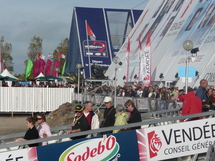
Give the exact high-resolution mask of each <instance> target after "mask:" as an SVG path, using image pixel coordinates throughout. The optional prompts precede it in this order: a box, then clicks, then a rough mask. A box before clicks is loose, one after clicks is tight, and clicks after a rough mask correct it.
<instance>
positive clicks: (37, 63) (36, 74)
mask: <svg viewBox="0 0 215 161" xmlns="http://www.w3.org/2000/svg"><path fill="white" fill-rule="evenodd" d="M39 68H40V61H39V59H36V61H35V63H34V78H36V77H37V76H38V75H39Z"/></svg>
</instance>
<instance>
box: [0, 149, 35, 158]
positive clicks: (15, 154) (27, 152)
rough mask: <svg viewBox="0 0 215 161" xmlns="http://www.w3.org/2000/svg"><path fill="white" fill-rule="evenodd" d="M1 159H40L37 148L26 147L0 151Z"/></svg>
mask: <svg viewBox="0 0 215 161" xmlns="http://www.w3.org/2000/svg"><path fill="white" fill-rule="evenodd" d="M0 160H1V161H13V160H14V161H29V160H30V161H38V159H37V152H36V148H35V147H33V148H26V149H19V150H13V151H8V152H3V153H0Z"/></svg>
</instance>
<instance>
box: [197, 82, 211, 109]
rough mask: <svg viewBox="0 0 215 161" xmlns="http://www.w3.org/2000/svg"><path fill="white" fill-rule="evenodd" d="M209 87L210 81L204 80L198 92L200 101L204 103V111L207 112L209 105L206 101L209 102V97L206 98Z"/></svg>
mask: <svg viewBox="0 0 215 161" xmlns="http://www.w3.org/2000/svg"><path fill="white" fill-rule="evenodd" d="M207 86H208V81H207V80H206V79H202V80H201V81H200V86H199V88H198V89H197V90H196V96H197V97H199V98H200V100H201V101H202V109H203V111H207V108H209V106H208V105H207V104H205V101H206V100H207V96H206V88H207Z"/></svg>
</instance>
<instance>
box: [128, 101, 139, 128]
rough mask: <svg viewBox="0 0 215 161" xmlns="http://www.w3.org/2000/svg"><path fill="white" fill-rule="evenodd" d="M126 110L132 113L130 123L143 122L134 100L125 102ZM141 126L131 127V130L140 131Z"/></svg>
mask: <svg viewBox="0 0 215 161" xmlns="http://www.w3.org/2000/svg"><path fill="white" fill-rule="evenodd" d="M125 107H126V109H127V110H128V111H129V112H130V117H129V119H128V123H135V122H141V121H142V118H141V115H140V112H139V111H138V110H137V109H136V108H135V106H134V102H133V101H132V100H128V101H126V102H125ZM140 128H141V127H140V126H137V127H131V128H130V129H131V130H135V129H140Z"/></svg>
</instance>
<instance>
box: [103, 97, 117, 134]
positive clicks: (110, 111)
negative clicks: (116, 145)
mask: <svg viewBox="0 0 215 161" xmlns="http://www.w3.org/2000/svg"><path fill="white" fill-rule="evenodd" d="M104 103H105V106H106V108H105V111H104V120H103V122H102V125H101V127H109V126H114V123H115V113H116V110H115V109H114V106H113V103H112V98H111V97H108V96H107V97H105V99H104ZM110 133H112V131H106V132H103V133H102V134H110Z"/></svg>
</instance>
